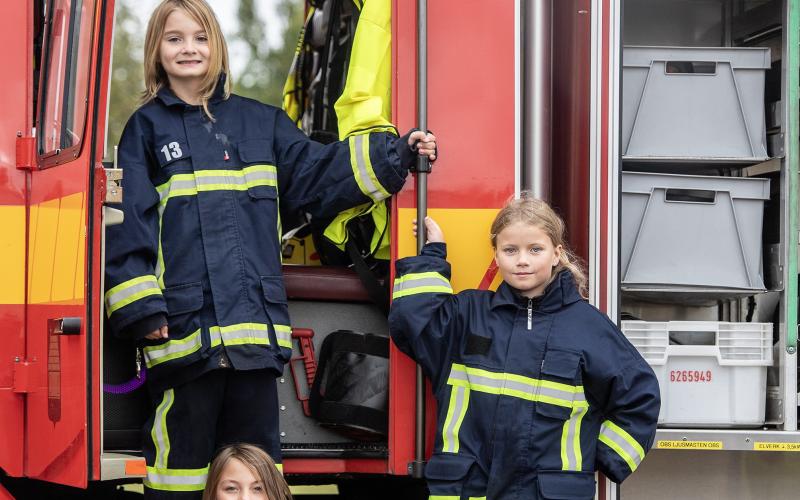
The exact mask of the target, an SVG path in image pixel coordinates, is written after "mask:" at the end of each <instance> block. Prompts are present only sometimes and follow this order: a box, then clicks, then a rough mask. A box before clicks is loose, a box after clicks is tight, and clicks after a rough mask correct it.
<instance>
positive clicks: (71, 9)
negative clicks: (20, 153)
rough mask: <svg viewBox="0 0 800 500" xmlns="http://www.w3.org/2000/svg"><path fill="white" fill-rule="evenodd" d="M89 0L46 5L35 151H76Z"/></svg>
mask: <svg viewBox="0 0 800 500" xmlns="http://www.w3.org/2000/svg"><path fill="white" fill-rule="evenodd" d="M94 3H95V2H94V0H50V1H49V2H48V4H47V6H46V14H45V15H46V19H47V28H46V29H47V33H46V35H45V36H46V39H45V41H44V47H45V49H44V50H45V53H44V57H43V61H44V62H43V64H44V67H43V73H42V88H43V92H44V94H43V96H42V101H41V102H42V103H43V106H42V108H41V114H40V116H39V132H38V135H39V154H41V155H43V156H51V155H59V154H62V153H63V154H65V155H70V156H71V157H75V156H77V154H78V151H79V148H80V143H81V138H82V137H83V131H84V128H85V124H86V109H87V101H88V95H89V80H90V78H89V76H88V75H89V65H90V64H91V53H92V44H91V42H92V30H93V24H94V10H95V9H94Z"/></svg>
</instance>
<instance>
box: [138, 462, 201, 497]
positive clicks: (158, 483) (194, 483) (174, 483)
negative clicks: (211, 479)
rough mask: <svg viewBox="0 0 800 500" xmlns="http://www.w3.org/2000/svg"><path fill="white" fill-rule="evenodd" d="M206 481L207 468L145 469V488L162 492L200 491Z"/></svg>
mask: <svg viewBox="0 0 800 500" xmlns="http://www.w3.org/2000/svg"><path fill="white" fill-rule="evenodd" d="M207 479H208V467H204V468H202V469H167V468H158V467H147V477H146V478H145V480H144V484H145V486H147V487H148V488H150V489H154V490H162V491H202V490H203V489H204V488H205V484H206V480H207Z"/></svg>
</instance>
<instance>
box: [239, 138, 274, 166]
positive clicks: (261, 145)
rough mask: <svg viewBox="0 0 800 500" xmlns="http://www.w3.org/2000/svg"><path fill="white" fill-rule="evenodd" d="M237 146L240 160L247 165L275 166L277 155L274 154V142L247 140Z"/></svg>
mask: <svg viewBox="0 0 800 500" xmlns="http://www.w3.org/2000/svg"><path fill="white" fill-rule="evenodd" d="M236 146H237V148H238V149H239V158H241V160H242V161H243V162H245V163H254V164H255V163H258V164H266V165H274V164H275V155H274V154H273V153H272V142H270V141H267V140H264V139H245V140H243V141H240V142H239V143H238V144H237V145H236Z"/></svg>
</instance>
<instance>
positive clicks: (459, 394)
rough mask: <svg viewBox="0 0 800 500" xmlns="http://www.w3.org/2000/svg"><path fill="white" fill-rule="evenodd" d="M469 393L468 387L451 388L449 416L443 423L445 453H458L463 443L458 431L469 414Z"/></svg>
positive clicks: (448, 407) (443, 449) (443, 448)
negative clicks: (460, 440) (459, 438)
mask: <svg viewBox="0 0 800 500" xmlns="http://www.w3.org/2000/svg"><path fill="white" fill-rule="evenodd" d="M469 393H470V390H469V388H468V387H461V386H455V385H454V386H452V387H451V388H450V403H449V404H448V405H447V416H446V417H445V419H444V424H443V425H442V451H443V452H445V453H458V450H459V448H460V445H461V443H460V442H459V440H458V432H459V430H461V424H462V423H463V422H464V416H465V415H466V414H467V407H468V406H469Z"/></svg>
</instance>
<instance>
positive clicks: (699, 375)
mask: <svg viewBox="0 0 800 500" xmlns="http://www.w3.org/2000/svg"><path fill="white" fill-rule="evenodd" d="M711 378H712V373H711V370H670V371H669V381H670V382H679V383H683V382H699V383H704V382H711Z"/></svg>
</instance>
